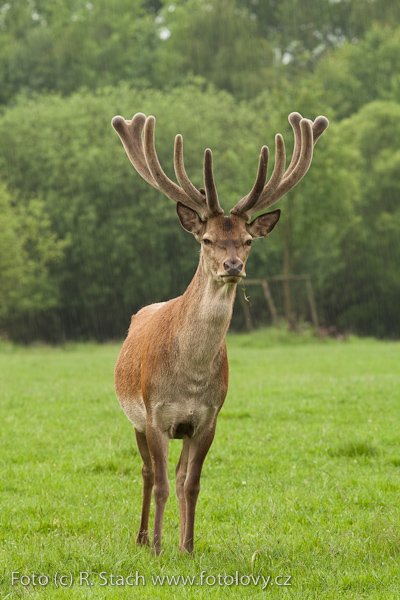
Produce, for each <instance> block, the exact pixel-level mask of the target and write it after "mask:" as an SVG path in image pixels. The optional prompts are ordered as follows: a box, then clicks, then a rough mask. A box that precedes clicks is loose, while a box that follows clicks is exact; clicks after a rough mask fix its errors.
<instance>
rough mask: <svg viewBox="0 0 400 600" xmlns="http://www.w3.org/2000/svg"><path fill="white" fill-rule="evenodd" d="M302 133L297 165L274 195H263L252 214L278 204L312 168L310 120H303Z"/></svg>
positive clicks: (301, 122) (283, 179)
mask: <svg viewBox="0 0 400 600" xmlns="http://www.w3.org/2000/svg"><path fill="white" fill-rule="evenodd" d="M300 131H301V148H300V154H299V158H298V160H297V163H296V164H294V166H293V167H292V171H291V172H289V174H288V172H286V173H285V175H284V176H283V178H282V180H281V182H280V184H279V186H278V187H277V188H276V190H275V191H274V192H273V193H270V194H268V195H263V198H262V199H260V202H259V203H258V204H257V206H256V207H255V210H254V209H253V211H251V214H254V213H255V212H259V211H260V210H264V209H266V208H268V207H269V206H272V205H273V204H275V203H276V202H278V200H280V198H282V196H284V195H285V194H287V192H288V191H289V190H291V189H292V188H293V187H294V186H295V185H297V184H298V183H299V181H300V179H302V177H304V175H305V174H306V173H307V171H308V169H309V168H310V165H311V161H312V157H313V132H312V122H311V121H309V120H308V119H302V120H301V121H300Z"/></svg>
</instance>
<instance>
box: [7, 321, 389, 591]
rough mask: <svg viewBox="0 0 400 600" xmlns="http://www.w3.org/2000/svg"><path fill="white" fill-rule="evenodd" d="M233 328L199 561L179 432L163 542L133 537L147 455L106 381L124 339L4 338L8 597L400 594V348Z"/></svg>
mask: <svg viewBox="0 0 400 600" xmlns="http://www.w3.org/2000/svg"><path fill="white" fill-rule="evenodd" d="M227 341H228V351H229V358H230V389H229V394H228V397H227V400H226V402H225V405H224V407H223V409H222V412H221V414H220V416H219V419H218V427H217V434H216V437H215V440H214V443H213V445H212V447H211V450H210V452H209V455H208V457H207V459H206V462H205V465H204V469H203V476H202V489H201V492H200V497H199V502H198V509H197V518H196V531H195V537H196V539H195V550H196V555H195V558H191V557H189V556H187V555H181V554H180V553H179V551H178V540H179V519H178V503H177V499H176V495H175V491H174V481H175V477H174V469H175V465H176V463H177V460H178V457H179V452H180V446H181V442H180V441H178V440H175V441H172V442H171V443H170V481H171V493H170V498H169V500H168V503H167V508H166V514H165V521H164V539H163V543H164V551H163V553H162V555H161V556H160V557H158V558H157V557H153V556H151V555H150V553H149V551H148V549H147V548H138V547H136V546H135V543H134V540H135V537H136V534H137V528H138V524H139V515H140V507H141V494H142V480H141V461H140V458H139V455H138V451H137V449H136V444H135V438H134V431H133V428H132V426H131V424H130V423H129V421H128V420H127V419H126V417H125V415H124V414H123V412H122V410H121V409H120V407H119V405H118V402H117V399H116V397H115V394H114V389H113V368H114V363H115V360H116V357H117V355H118V352H119V348H120V344H106V345H95V344H76V345H73V344H67V345H65V346H63V347H56V348H54V347H45V346H43V347H42V346H36V347H30V348H23V347H18V346H14V345H11V344H8V343H3V344H2V345H0V373H1V376H0V422H1V430H0V431H1V446H0V489H1V497H0V502H1V513H0V559H1V560H0V565H1V570H0V596H1V597H2V598H4V599H5V598H25V597H29V598H39V597H40V598H52V599H53V598H54V599H59V598H63V599H67V598H68V599H70V598H80V599H81V598H90V599H92V598H93V599H102V598H121V599H122V598H136V597H137V598H139V597H140V598H157V599H158V598H160V599H163V598H199V599H201V598H210V597H211V598H264V597H271V598H279V599H284V598H291V599H300V598H301V599H303V598H316V599H318V600H325V599H332V600H337V599H338V598H346V599H362V598H371V599H374V600H380V599H391V598H393V599H394V598H396V599H397V598H398V596H399V593H400V581H399V573H400V569H399V561H400V531H399V525H400V507H399V492H400V478H399V475H400V436H399V422H400V418H399V405H400V368H399V367H400V343H396V342H381V341H376V340H371V339H356V338H350V339H348V340H347V341H342V342H339V341H336V340H317V339H315V338H313V337H311V336H308V335H296V336H293V335H289V334H287V333H285V332H280V331H267V330H265V331H258V332H255V333H253V334H249V335H229V336H228V340H227ZM157 578H158V579H157ZM163 578H164V579H163ZM168 578H169V579H168ZM171 578H172V579H171ZM182 578H184V579H182Z"/></svg>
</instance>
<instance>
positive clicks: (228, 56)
mask: <svg viewBox="0 0 400 600" xmlns="http://www.w3.org/2000/svg"><path fill="white" fill-rule="evenodd" d="M157 23H158V26H159V36H160V37H161V38H162V39H163V40H164V41H163V44H162V46H160V47H159V48H158V56H157V60H156V67H155V68H156V69H157V83H158V84H159V85H160V84H161V85H165V84H169V85H177V84H180V83H181V82H182V81H184V80H185V77H186V76H187V74H192V75H195V76H196V75H200V76H202V77H204V78H205V79H206V81H207V82H211V83H213V84H214V85H215V86H216V87H218V88H219V89H225V90H227V91H229V92H230V93H232V94H233V95H234V96H235V97H237V98H246V99H249V98H253V97H254V96H255V95H257V94H258V93H259V92H260V91H261V90H263V89H264V88H265V85H266V82H268V81H271V80H272V79H273V78H274V77H275V71H274V53H273V47H272V46H271V45H270V44H269V42H268V41H267V40H266V39H265V38H263V37H262V36H261V35H260V33H259V31H258V23H257V20H255V19H253V18H252V17H251V15H250V14H249V12H248V11H247V10H244V9H240V8H238V7H237V6H236V2H232V1H231V0H213V1H212V2H209V1H208V0H180V1H179V0H178V2H175V3H173V4H171V3H170V2H165V8H164V10H163V11H161V12H160V14H159V16H158V17H157Z"/></svg>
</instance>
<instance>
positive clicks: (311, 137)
mask: <svg viewBox="0 0 400 600" xmlns="http://www.w3.org/2000/svg"><path fill="white" fill-rule="evenodd" d="M289 122H290V124H291V126H292V129H293V133H294V149H293V156H292V160H291V161H290V165H289V167H288V169H287V170H286V171H285V163H286V155H285V144H284V141H283V137H282V136H281V135H280V134H279V133H278V134H277V135H276V136H275V166H274V170H273V172H272V175H271V177H270V179H269V181H268V183H267V184H266V185H265V180H266V175H267V167H268V154H269V151H268V148H267V146H263V147H262V148H261V154H260V161H259V165H258V173H257V178H256V182H255V184H254V186H253V189H252V190H251V192H250V193H249V194H248V195H247V196H245V197H244V198H242V199H241V200H240V201H239V202H238V203H237V204H236V206H234V208H232V210H231V214H234V215H238V216H240V217H243V218H244V219H246V220H247V221H249V220H250V217H251V215H253V214H254V213H257V212H260V211H262V210H265V209H266V208H268V207H269V206H272V204H275V202H278V200H280V198H282V196H284V195H285V194H286V193H287V192H288V191H289V190H291V189H292V188H293V187H294V186H295V185H297V184H298V183H299V181H300V179H302V178H303V177H304V175H305V174H306V173H307V171H308V169H309V168H310V165H311V161H312V157H313V148H314V146H315V144H316V142H317V140H318V138H319V137H320V136H321V135H322V134H323V132H324V131H325V129H326V128H327V127H328V125H329V121H328V119H327V118H326V117H322V116H320V117H317V118H316V119H315V121H314V122H312V121H310V120H308V119H303V117H302V116H301V115H300V114H299V113H296V112H293V113H291V114H290V115H289Z"/></svg>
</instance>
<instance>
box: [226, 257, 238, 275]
mask: <svg viewBox="0 0 400 600" xmlns="http://www.w3.org/2000/svg"><path fill="white" fill-rule="evenodd" d="M224 269H225V271H226V273H227V275H231V276H232V277H237V276H238V275H240V273H241V272H242V269H243V263H242V262H240V260H238V261H236V262H235V263H232V262H230V261H229V260H227V261H226V262H224Z"/></svg>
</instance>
